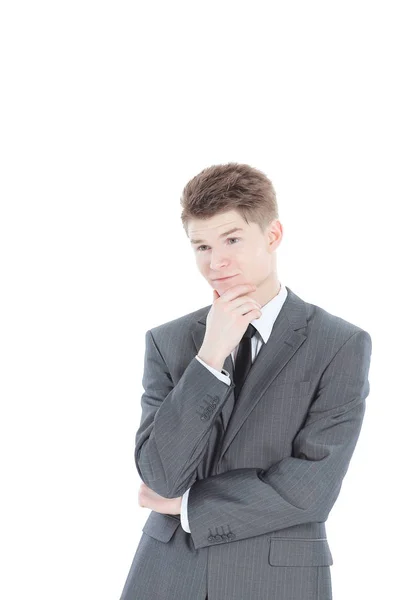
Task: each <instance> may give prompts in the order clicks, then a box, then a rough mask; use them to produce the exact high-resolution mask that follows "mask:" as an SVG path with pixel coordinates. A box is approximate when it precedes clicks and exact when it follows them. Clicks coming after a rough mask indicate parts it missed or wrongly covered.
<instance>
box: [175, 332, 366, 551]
mask: <svg viewBox="0 0 400 600" xmlns="http://www.w3.org/2000/svg"><path fill="white" fill-rule="evenodd" d="M370 356H371V337H370V335H369V334H368V333H367V332H366V331H357V332H356V333H355V334H353V335H352V336H351V337H350V338H349V339H348V340H347V341H346V342H345V343H344V344H343V345H342V346H341V348H340V349H339V350H338V352H337V353H336V354H335V356H334V357H333V359H332V360H331V362H330V363H329V365H328V366H327V367H326V369H325V370H324V372H323V374H322V376H321V378H320V381H319V387H318V391H317V392H316V396H315V399H314V400H313V403H312V405H311V407H310V410H309V412H308V415H307V418H306V420H305V423H304V426H303V427H302V428H301V430H299V432H298V434H297V435H296V437H295V438H294V440H293V444H292V456H289V457H286V458H284V459H282V460H280V461H279V462H277V463H275V464H274V465H272V467H270V468H269V469H268V470H267V471H265V470H263V469H261V468H240V469H234V470H231V471H227V472H225V473H221V474H219V475H213V476H210V477H207V478H205V479H201V480H197V481H195V482H194V483H193V485H192V486H191V489H190V493H189V495H188V497H187V498H186V499H187V500H188V505H187V509H188V520H189V525H190V532H191V535H192V538H193V542H194V546H195V548H196V549H198V548H202V547H205V546H210V545H213V544H216V543H226V542H227V541H230V540H231V539H235V540H241V539H245V538H249V537H252V536H257V535H261V534H266V533H271V532H274V531H276V530H279V529H283V528H286V527H291V526H294V525H298V524H302V523H307V522H310V521H320V522H323V521H325V520H326V519H327V517H328V514H329V512H330V510H331V508H332V506H333V504H334V502H335V501H336V498H337V496H338V494H339V491H340V488H341V485H342V480H343V478H344V476H345V474H346V472H347V469H348V466H349V462H350V459H351V457H352V454H353V451H354V449H355V446H356V443H357V440H358V437H359V433H360V430H361V425H362V421H363V417H364V412H365V399H366V397H367V396H368V394H369V382H368V372H369V365H370ZM222 528H223V530H224V531H225V533H227V532H231V533H232V534H233V536H234V537H232V536H231V537H230V538H226V537H222V538H221V537H220V536H219V535H218V534H220V533H221V531H222ZM210 532H212V534H211V535H210Z"/></svg>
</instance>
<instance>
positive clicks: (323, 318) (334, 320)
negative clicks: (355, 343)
mask: <svg viewBox="0 0 400 600" xmlns="http://www.w3.org/2000/svg"><path fill="white" fill-rule="evenodd" d="M305 305H306V308H307V313H308V316H309V319H310V320H309V322H310V326H311V328H312V329H313V330H314V331H318V332H319V334H320V333H321V332H325V335H326V336H329V337H332V336H334V337H335V338H337V341H339V340H340V339H341V340H342V342H343V341H346V340H347V339H349V338H350V337H351V336H353V335H354V334H355V333H359V332H364V333H365V334H366V335H367V337H370V335H369V333H368V332H367V331H366V330H365V329H364V328H363V327H361V325H359V324H356V323H354V322H353V321H349V320H347V319H345V318H343V317H341V316H339V315H337V314H335V313H333V312H330V311H328V310H327V309H326V308H322V307H321V306H319V305H317V304H313V303H311V302H305Z"/></svg>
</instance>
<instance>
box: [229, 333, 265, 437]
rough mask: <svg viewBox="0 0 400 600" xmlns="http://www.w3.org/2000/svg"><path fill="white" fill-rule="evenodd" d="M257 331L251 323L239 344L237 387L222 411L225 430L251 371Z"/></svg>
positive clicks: (235, 366)
mask: <svg viewBox="0 0 400 600" xmlns="http://www.w3.org/2000/svg"><path fill="white" fill-rule="evenodd" d="M256 331H257V329H256V328H255V327H254V325H252V324H251V323H250V324H249V326H248V327H247V329H246V331H245V332H244V334H243V337H242V339H241V340H240V343H239V347H238V350H237V354H236V358H235V365H234V373H233V382H234V384H235V387H234V388H233V391H234V394H233V395H231V397H230V398H228V400H227V401H226V402H225V404H224V406H223V408H222V411H221V413H222V422H223V424H224V428H225V429H226V427H227V424H228V421H229V418H230V416H231V413H232V410H233V407H234V404H235V402H236V401H237V399H238V396H239V394H240V391H241V389H242V387H243V384H244V382H245V379H246V377H247V375H248V374H249V371H250V369H251V365H252V359H251V338H252V337H253V335H254V334H255V332H256Z"/></svg>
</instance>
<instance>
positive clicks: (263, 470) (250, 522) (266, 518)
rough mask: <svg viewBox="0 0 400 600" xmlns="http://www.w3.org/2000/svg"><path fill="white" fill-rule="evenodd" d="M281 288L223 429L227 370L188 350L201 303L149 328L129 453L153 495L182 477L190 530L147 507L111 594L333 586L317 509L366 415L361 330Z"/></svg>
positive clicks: (247, 592)
mask: <svg viewBox="0 0 400 600" xmlns="http://www.w3.org/2000/svg"><path fill="white" fill-rule="evenodd" d="M287 291H288V295H287V298H286V300H285V302H284V304H283V306H282V309H281V311H280V312H279V315H278V317H277V319H276V321H275V323H274V326H273V328H272V331H271V335H270V337H269V339H268V341H267V343H266V344H264V345H263V346H262V348H261V349H260V351H259V353H258V355H257V357H256V359H255V361H254V363H253V365H252V368H251V370H250V372H249V375H248V377H247V379H246V381H245V382H244V385H243V388H242V391H241V396H240V401H239V403H238V405H237V406H235V409H234V410H233V412H232V414H231V417H230V420H229V423H228V427H227V429H226V430H223V429H222V426H221V419H220V418H218V415H219V414H220V412H221V410H222V406H223V405H224V403H225V402H226V401H227V399H228V398H229V397H230V394H232V393H233V388H234V383H232V384H231V385H229V386H228V385H227V384H226V383H224V382H223V381H220V380H219V379H218V378H217V377H215V375H214V374H213V373H211V372H210V371H209V370H208V369H206V368H205V367H204V365H202V364H201V363H200V362H199V361H198V360H197V359H196V358H195V356H196V354H197V352H198V350H199V348H200V346H201V344H202V341H203V338H204V334H205V324H206V317H207V313H208V311H209V309H210V305H209V306H207V307H205V308H202V309H200V310H198V311H195V312H193V313H190V314H189V315H185V316H184V317H180V318H178V319H175V320H173V321H170V322H169V323H166V324H163V325H160V326H158V327H155V328H153V329H151V330H149V331H147V332H146V352H145V361H144V375H143V387H144V394H143V395H142V399H141V406H142V416H141V422H140V426H139V429H138V431H137V433H136V439H135V463H136V467H137V469H138V473H139V475H140V477H141V479H142V480H143V481H144V482H145V483H146V484H147V485H148V486H149V487H150V488H151V489H153V490H155V491H156V492H157V493H159V494H161V495H162V496H165V497H168V498H175V497H178V496H182V495H183V493H184V492H185V491H186V490H187V489H188V488H189V487H191V490H190V494H189V497H188V516H189V522H190V528H191V533H187V532H185V531H184V530H183V529H182V527H181V524H180V518H179V515H164V514H161V513H157V512H155V511H152V512H151V513H150V515H149V517H148V519H147V521H146V522H145V524H144V526H143V534H142V537H141V539H140V542H139V545H138V547H137V549H136V553H135V555H134V558H133V562H132V564H131V567H130V570H129V573H128V577H127V579H126V582H125V585H124V588H123V591H122V595H121V600H147V599H148V600H150V599H151V600H157V599H163V600H169V599H170V600H204V598H206V596H207V594H208V597H209V600H225V599H229V600H247V599H249V600H261V599H262V600H331V598H332V588H331V575H330V565H332V564H333V560H332V555H331V552H330V548H329V544H328V540H327V539H326V530H325V522H326V520H327V518H328V515H329V512H330V510H331V508H332V506H333V504H334V503H335V501H336V499H337V496H338V494H339V491H340V488H341V484H342V480H343V477H344V476H345V474H346V472H347V469H348V465H349V462H350V460H351V456H352V454H353V451H354V448H355V445H356V443H357V440H358V436H359V433H360V429H361V425H362V421H363V416H364V412H365V405H366V403H365V400H366V398H367V396H368V393H369V382H368V372H369V365H370V357H371V347H372V346H371V337H370V335H369V334H368V333H367V332H366V331H364V330H362V329H361V328H360V327H357V326H356V325H353V324H351V323H349V322H347V321H345V320H343V319H341V318H340V317H337V316H334V315H331V314H330V313H328V312H327V311H325V310H323V309H322V308H320V307H318V306H316V305H313V304H310V303H307V302H304V301H303V300H302V299H300V298H299V297H298V296H297V295H296V294H294V293H293V292H292V291H291V290H290V288H288V287H287ZM224 368H225V369H226V370H227V371H228V372H229V374H230V375H231V377H232V373H233V370H232V358H231V356H229V357H227V359H226V361H225V364H224Z"/></svg>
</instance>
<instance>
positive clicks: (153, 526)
mask: <svg viewBox="0 0 400 600" xmlns="http://www.w3.org/2000/svg"><path fill="white" fill-rule="evenodd" d="M180 522H181V521H180V518H178V517H177V518H175V517H171V516H169V515H165V514H163V513H158V512H156V511H154V510H153V511H152V512H151V513H150V514H149V517H148V519H147V521H146V523H145V524H144V526H143V528H142V531H143V532H144V533H147V535H150V536H151V537H153V538H155V539H156V540H160V542H169V540H170V539H171V537H172V535H173V533H174V532H175V530H176V529H177V527H178V525H180Z"/></svg>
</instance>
